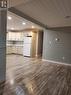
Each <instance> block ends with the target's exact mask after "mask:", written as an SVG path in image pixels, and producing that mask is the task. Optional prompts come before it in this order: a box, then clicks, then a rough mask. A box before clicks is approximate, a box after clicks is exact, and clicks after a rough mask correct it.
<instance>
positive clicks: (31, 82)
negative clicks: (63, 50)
mask: <svg viewBox="0 0 71 95" xmlns="http://www.w3.org/2000/svg"><path fill="white" fill-rule="evenodd" d="M3 95H71V66H69V65H64V64H63V65H62V64H54V63H49V62H46V61H42V60H41V59H35V58H24V57H23V56H19V55H8V56H7V67H6V83H5V87H4V93H3Z"/></svg>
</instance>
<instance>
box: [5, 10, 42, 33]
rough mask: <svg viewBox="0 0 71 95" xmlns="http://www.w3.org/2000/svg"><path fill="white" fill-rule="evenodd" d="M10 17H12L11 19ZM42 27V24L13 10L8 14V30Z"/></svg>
mask: <svg viewBox="0 0 71 95" xmlns="http://www.w3.org/2000/svg"><path fill="white" fill-rule="evenodd" d="M9 18H10V19H9ZM34 28H37V29H41V27H40V26H38V25H36V24H34V23H32V22H30V21H28V20H26V19H24V18H22V17H20V16H18V15H16V14H14V13H11V12H8V16H7V29H8V30H18V31H20V30H25V29H34Z"/></svg>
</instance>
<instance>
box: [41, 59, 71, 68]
mask: <svg viewBox="0 0 71 95" xmlns="http://www.w3.org/2000/svg"><path fill="white" fill-rule="evenodd" d="M42 61H47V62H50V63H55V64H61V65H69V66H71V64H69V63H63V62H58V61H53V60H46V59H42Z"/></svg>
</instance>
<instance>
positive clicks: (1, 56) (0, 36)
mask: <svg viewBox="0 0 71 95" xmlns="http://www.w3.org/2000/svg"><path fill="white" fill-rule="evenodd" d="M6 20H7V1H6V0H0V95H2V91H3V83H4V82H5V79H6V24H7V22H6Z"/></svg>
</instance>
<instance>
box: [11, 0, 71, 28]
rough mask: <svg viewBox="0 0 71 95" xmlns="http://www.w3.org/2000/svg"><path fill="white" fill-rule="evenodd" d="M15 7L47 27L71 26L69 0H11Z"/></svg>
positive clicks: (70, 4)
mask: <svg viewBox="0 0 71 95" xmlns="http://www.w3.org/2000/svg"><path fill="white" fill-rule="evenodd" d="M13 2H15V4H16V3H17V2H18V3H17V4H16V5H15V6H14V7H15V8H16V9H17V10H19V11H21V12H22V13H25V14H27V15H28V16H30V17H32V18H34V19H36V20H37V21H40V22H41V23H43V24H44V25H47V26H48V27H65V26H66V27H67V26H71V0H13Z"/></svg>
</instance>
